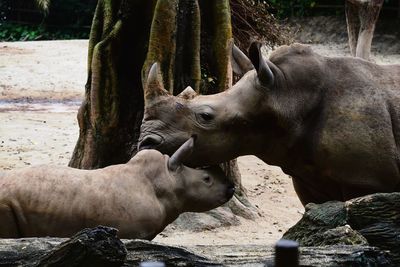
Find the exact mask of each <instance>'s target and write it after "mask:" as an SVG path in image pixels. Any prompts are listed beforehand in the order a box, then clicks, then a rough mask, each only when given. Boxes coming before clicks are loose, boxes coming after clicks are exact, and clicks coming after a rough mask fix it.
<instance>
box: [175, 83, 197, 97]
mask: <svg viewBox="0 0 400 267" xmlns="http://www.w3.org/2000/svg"><path fill="white" fill-rule="evenodd" d="M196 96H197V93H196V91H195V90H193V88H192V87H190V86H188V87H186V88H185V90H183V91H182V92H181V93H180V94H179V95H177V97H180V98H183V99H187V100H190V99H193V98H195V97H196Z"/></svg>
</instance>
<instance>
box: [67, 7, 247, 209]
mask: <svg viewBox="0 0 400 267" xmlns="http://www.w3.org/2000/svg"><path fill="white" fill-rule="evenodd" d="M230 16H231V14H230V7H229V0H219V1H215V0H201V1H198V0H153V1H148V0H113V1H111V0H100V1H99V2H98V6H97V9H96V12H95V16H94V20H93V25H92V29H91V35H90V41H89V58H88V81H87V84H86V95H85V100H84V102H83V103H82V106H81V108H80V110H79V113H78V121H79V127H80V135H79V139H78V142H77V144H76V147H75V150H74V153H73V156H72V159H71V161H70V163H69V165H70V166H72V167H76V168H83V169H94V168H100V167H105V166H108V165H112V164H118V163H124V162H127V161H128V160H129V159H130V158H131V157H132V156H133V155H134V154H135V153H136V148H137V139H138V136H139V129H140V124H141V120H142V115H143V106H144V100H143V88H142V80H143V79H146V77H147V73H148V71H149V69H150V66H151V64H153V63H154V62H156V61H157V62H159V63H160V66H161V71H162V74H163V76H164V77H163V79H164V84H165V87H166V89H167V90H169V91H170V92H171V93H172V94H174V95H176V94H178V93H180V92H181V91H182V90H183V89H185V88H186V87H187V86H189V85H190V86H192V87H193V88H194V89H195V90H196V91H197V92H199V93H201V94H211V93H217V92H220V91H223V90H226V89H227V88H228V87H230V86H231V84H232V71H231V67H230V51H231V46H232V43H233V40H232V29H231V20H230ZM225 167H226V169H227V172H228V173H229V174H230V176H231V177H232V178H233V179H234V180H235V181H236V184H237V186H238V188H241V189H242V190H238V193H237V196H238V198H239V199H243V201H240V202H242V203H245V206H246V205H248V202H247V201H245V197H244V198H243V196H244V193H243V188H242V186H241V183H240V173H239V171H238V168H237V164H236V161H233V162H230V163H229V164H225Z"/></svg>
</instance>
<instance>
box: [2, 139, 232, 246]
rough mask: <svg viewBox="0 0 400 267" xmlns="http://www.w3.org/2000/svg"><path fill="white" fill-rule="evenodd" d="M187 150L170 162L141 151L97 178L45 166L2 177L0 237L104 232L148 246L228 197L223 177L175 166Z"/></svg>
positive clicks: (228, 185)
mask: <svg viewBox="0 0 400 267" xmlns="http://www.w3.org/2000/svg"><path fill="white" fill-rule="evenodd" d="M192 147H193V139H192V138H191V139H190V140H188V141H187V142H186V143H185V144H184V145H182V147H181V148H180V149H179V150H178V151H177V152H176V153H175V154H174V155H173V156H172V157H171V158H169V157H168V156H166V155H163V154H161V153H160V152H158V151H156V150H144V151H141V152H139V153H138V154H137V155H136V156H135V157H133V158H132V159H131V160H130V161H129V162H128V163H126V164H120V165H114V166H109V167H106V168H103V169H97V170H79V169H73V168H68V167H60V166H47V165H46V166H37V167H30V168H24V169H18V170H13V171H7V172H4V173H2V174H0V237H2V238H10V237H12V238H17V237H32V236H57V237H68V236H71V235H73V234H75V233H76V232H78V231H79V230H81V229H83V228H86V227H94V226H97V225H106V226H111V227H115V228H117V229H119V232H118V236H119V237H120V238H131V239H132V238H141V239H153V238H154V237H155V236H156V235H157V234H158V233H160V232H161V231H162V230H163V229H164V228H165V227H166V226H167V225H168V224H169V223H171V222H172V221H174V220H175V219H176V218H177V217H178V215H179V214H180V213H182V212H186V211H194V212H202V211H207V210H210V209H213V208H216V207H218V206H220V205H222V204H224V203H225V202H226V201H228V200H229V199H230V198H231V197H232V195H233V193H234V187H233V184H232V183H231V182H229V181H227V177H226V176H225V175H224V173H223V172H222V170H221V169H219V168H208V169H192V168H188V167H185V166H184V165H182V164H181V163H180V161H181V160H182V159H183V158H184V157H186V156H187V155H188V154H190V152H191V150H192Z"/></svg>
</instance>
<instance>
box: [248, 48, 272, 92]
mask: <svg viewBox="0 0 400 267" xmlns="http://www.w3.org/2000/svg"><path fill="white" fill-rule="evenodd" d="M261 46H262V45H261V43H259V42H253V43H252V44H251V45H250V49H249V56H250V60H251V62H252V63H253V66H254V67H255V69H256V71H257V76H258V79H259V80H260V82H261V84H262V85H264V86H267V87H270V86H272V85H273V84H274V74H273V73H272V71H271V69H270V67H269V66H268V64H267V63H266V62H265V60H264V59H263V57H262V53H261Z"/></svg>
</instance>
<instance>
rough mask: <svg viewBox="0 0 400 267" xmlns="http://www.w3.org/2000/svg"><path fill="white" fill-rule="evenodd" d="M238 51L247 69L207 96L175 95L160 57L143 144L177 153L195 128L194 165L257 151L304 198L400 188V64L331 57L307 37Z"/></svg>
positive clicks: (238, 61) (238, 62) (240, 67)
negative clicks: (265, 52) (266, 50)
mask: <svg viewBox="0 0 400 267" xmlns="http://www.w3.org/2000/svg"><path fill="white" fill-rule="evenodd" d="M232 55H233V56H232V61H233V69H234V70H236V72H237V73H240V72H242V73H244V76H243V77H242V78H241V79H240V80H239V81H238V82H237V83H236V84H235V85H234V86H233V87H232V88H230V89H229V90H227V91H225V92H222V93H219V94H215V95H207V96H200V95H199V96H196V95H195V93H194V92H193V90H192V89H191V88H187V89H186V90H185V91H184V92H183V93H182V94H181V95H179V96H176V97H174V96H171V95H168V93H167V92H166V91H165V90H164V89H163V86H162V82H161V80H160V75H159V73H158V71H157V64H155V65H154V66H153V69H152V70H151V71H150V73H149V77H148V82H147V85H146V92H145V99H146V101H145V102H146V107H145V115H144V119H143V124H142V128H141V136H140V147H142V148H143V147H152V148H156V149H157V150H160V151H162V152H163V153H171V151H173V150H174V149H176V147H178V146H179V145H180V144H182V143H183V142H184V141H185V140H186V139H187V138H188V137H189V136H191V135H196V136H197V141H196V151H195V152H194V153H193V154H192V155H191V156H190V157H189V158H188V159H187V160H186V161H185V163H186V164H188V165H189V166H205V165H212V164H217V163H221V162H224V161H227V160H230V159H233V158H235V157H237V156H241V155H248V154H252V155H256V156H257V157H259V158H260V159H262V160H263V161H265V162H266V163H268V164H271V165H277V166H280V167H281V168H282V170H283V171H284V172H285V173H287V174H289V175H291V176H292V177H293V183H294V187H295V190H296V193H297V195H298V196H299V198H300V200H301V202H302V203H303V204H306V203H309V202H315V203H322V202H325V201H328V200H341V201H344V200H348V199H350V198H354V197H358V196H362V195H365V194H369V193H373V192H392V191H399V190H400V186H399V183H400V173H399V146H400V65H386V66H381V65H377V64H373V63H371V62H368V61H365V60H363V59H359V58H353V57H324V56H321V55H318V54H316V53H314V52H313V51H312V50H311V48H310V47H308V46H305V45H301V44H293V45H291V46H282V47H280V48H278V49H277V50H276V51H274V52H273V53H272V55H271V56H270V58H269V60H266V61H265V60H264V59H262V57H261V53H260V45H259V44H256V43H254V44H253V45H252V46H251V47H250V51H249V55H250V58H251V61H250V60H249V58H247V57H246V56H245V55H244V54H243V53H242V52H241V51H240V50H239V49H238V48H236V47H234V49H233V53H232ZM253 65H254V67H255V69H252V68H253Z"/></svg>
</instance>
